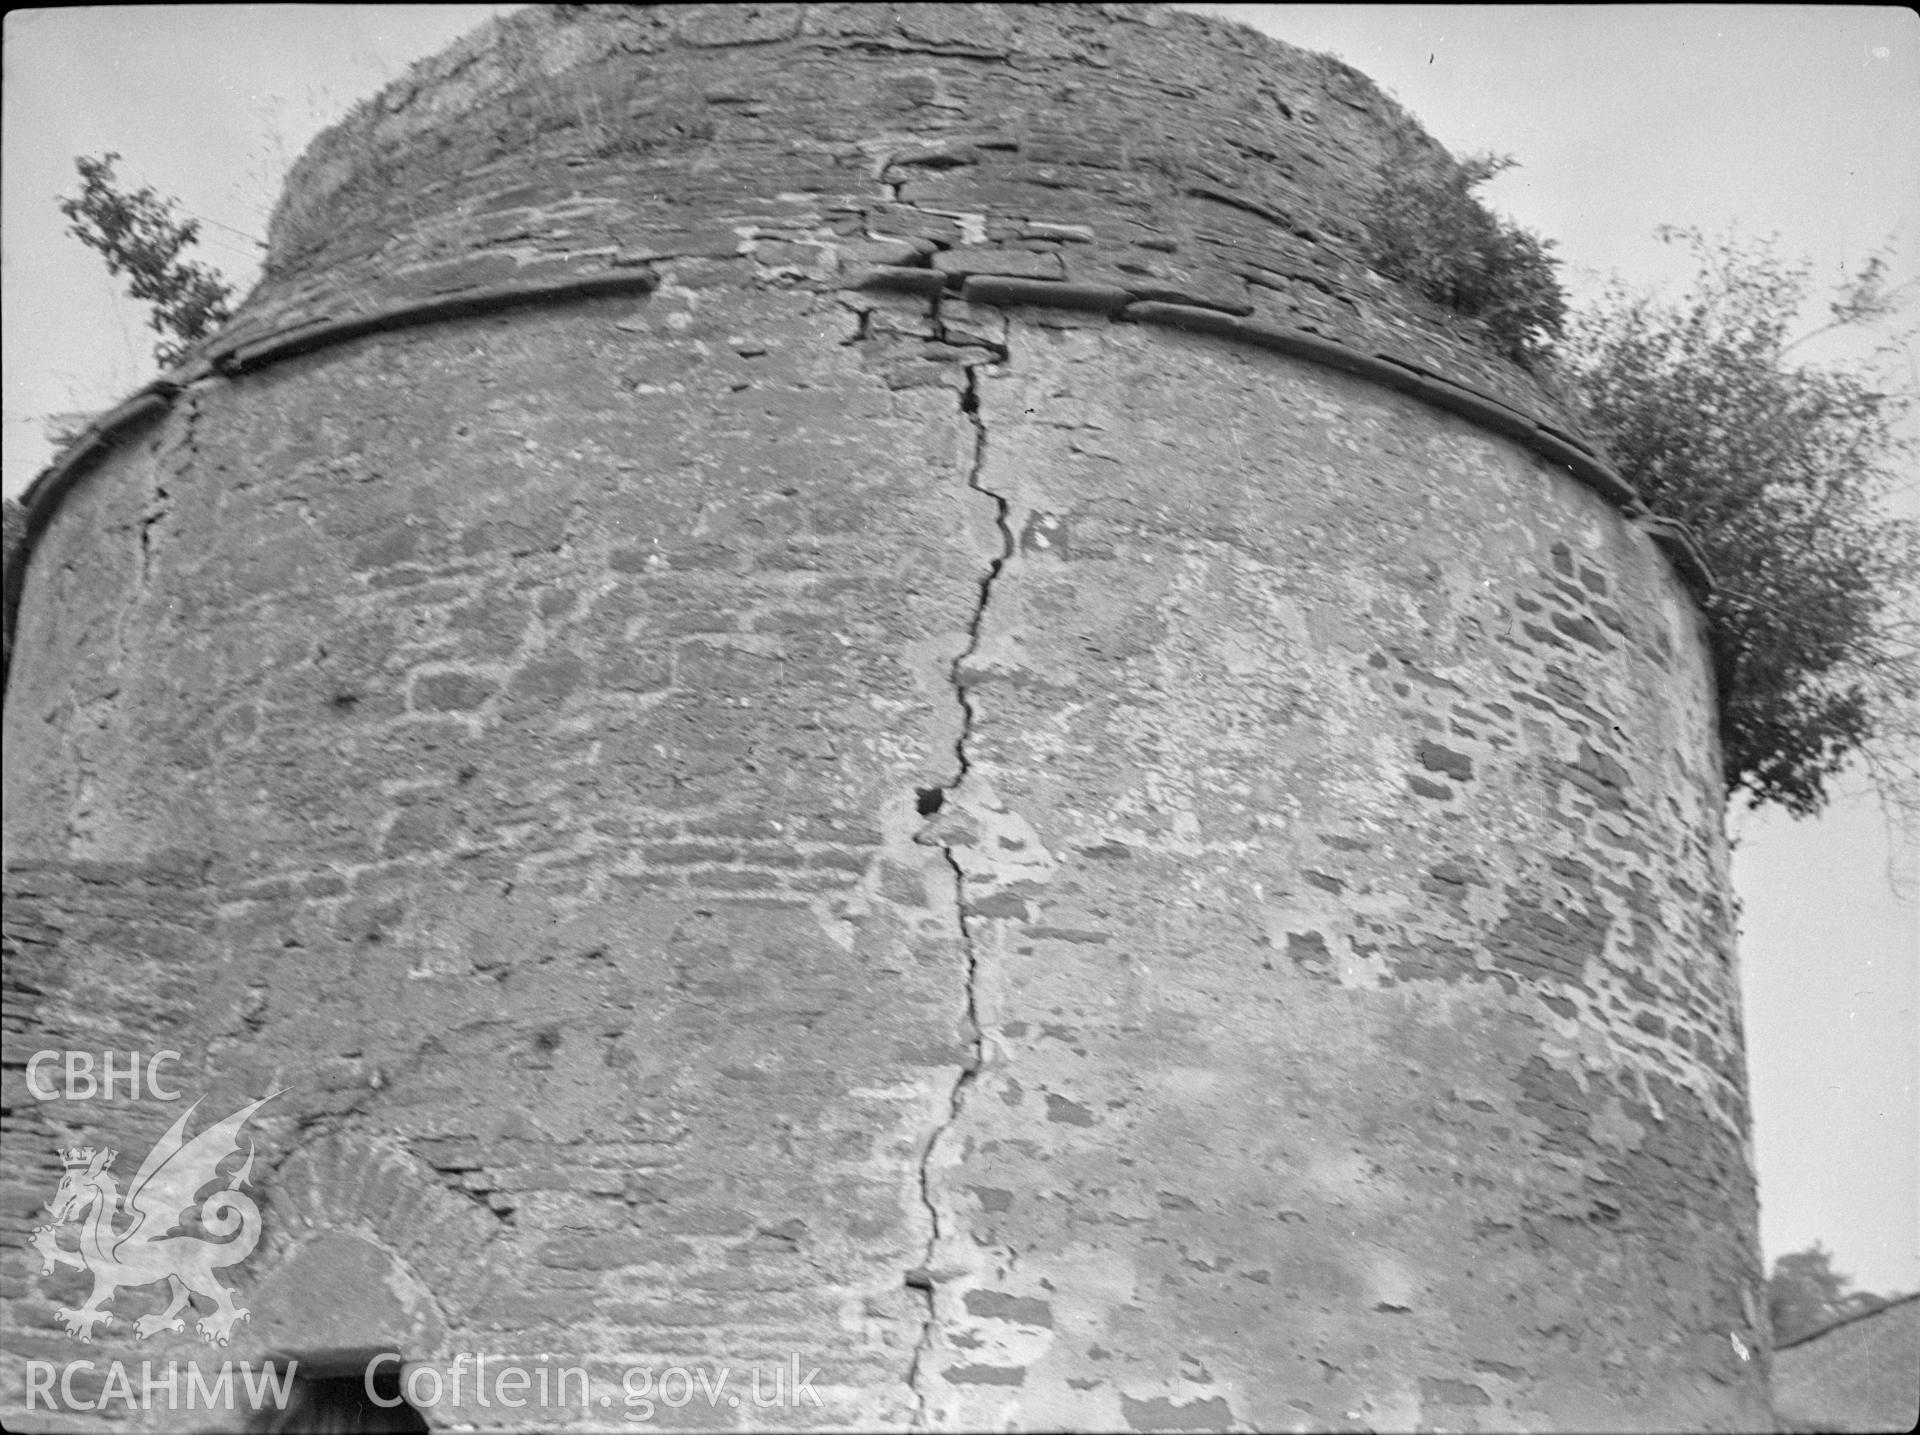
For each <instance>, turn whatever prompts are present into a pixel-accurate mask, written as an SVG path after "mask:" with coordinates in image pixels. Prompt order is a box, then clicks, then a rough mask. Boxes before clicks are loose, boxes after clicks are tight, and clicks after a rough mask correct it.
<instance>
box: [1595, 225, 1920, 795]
mask: <svg viewBox="0 0 1920 1435" xmlns="http://www.w3.org/2000/svg"><path fill="white" fill-rule="evenodd" d="M1661 237H1662V238H1663V239H1665V240H1666V241H1668V242H1670V243H1683V244H1685V245H1686V246H1688V248H1690V249H1691V250H1692V253H1693V257H1694V259H1695V260H1696V262H1697V263H1698V266H1699V272H1698V274H1697V276H1696V278H1695V279H1694V280H1693V282H1692V286H1691V288H1690V289H1689V291H1688V292H1687V293H1686V294H1684V295H1683V296H1682V297H1681V298H1680V299H1678V300H1677V301H1674V302H1665V301H1662V300H1661V299H1659V298H1657V297H1654V296H1651V295H1646V294H1639V293H1635V292H1633V291H1630V290H1628V289H1626V288H1624V287H1623V286H1621V285H1620V284H1618V283H1617V282H1616V283H1615V285H1614V286H1613V287H1612V288H1611V289H1610V290H1609V291H1608V292H1607V293H1606V295H1605V296H1604V297H1603V298H1602V300H1601V301H1600V302H1599V303H1597V304H1595V305H1593V306H1592V307H1589V308H1587V309H1585V310H1583V311H1581V312H1580V313H1579V314H1578V315H1577V316H1576V317H1575V318H1574V320H1573V322H1572V323H1571V324H1570V325H1569V326H1568V330H1567V335H1566V342H1565V343H1564V345H1563V346H1562V348H1561V351H1560V356H1559V362H1560V364H1561V365H1562V366H1563V369H1564V373H1565V376H1566V378H1567V379H1568V380H1569V387H1570V388H1571V391H1572V398H1573V401H1574V403H1575V405H1576V407H1577V409H1578V410H1579V415H1580V419H1581V421H1582V425H1583V427H1584V429H1585V431H1586V432H1587V433H1588V435H1589V436H1591V437H1593V438H1595V439H1597V440H1598V441H1599V442H1600V443H1601V444H1602V445H1604V447H1605V448H1606V449H1607V451H1608V452H1609V454H1610V455H1611V456H1612V458H1613V460H1614V461H1615V463H1616V464H1618V466H1619V467H1620V470H1621V472H1622V473H1623V474H1624V475H1625V476H1626V477H1627V479H1628V480H1629V481H1631V482H1632V483H1633V484H1634V485H1635V486H1636V487H1637V488H1638V489H1639V490H1640V492H1641V494H1642V496H1644V497H1645V498H1646V500H1647V502H1648V503H1649V504H1650V505H1651V506H1652V507H1653V508H1654V510H1655V511H1656V512H1659V513H1662V514H1666V515H1669V516H1671V517H1673V518H1676V519H1679V520H1680V521H1682V522H1684V523H1686V524H1687V525H1688V526H1689V527H1691V528H1692V530H1693V532H1694V534H1695V535H1696V537H1697V538H1698V539H1699V541H1700V543H1701V546H1702V547H1703V549H1704V550H1705V554H1706V557H1707V560H1708V562H1709V564H1710V565H1711V567H1712V568H1713V571H1714V573H1715V575H1716V577H1717V579H1718V583H1719V587H1718V591H1716V592H1715V593H1714V594H1713V596H1712V597H1711V598H1710V599H1709V601H1708V605H1707V612H1708V618H1709V621H1710V625H1711V631H1712V639H1713V647H1714V654H1715V663H1716V666H1717V668H1718V675H1719V683H1720V731H1721V740H1722V745H1723V748H1724V751H1725V763H1726V778H1727V786H1728V790H1729V792H1744V793H1745V794H1746V796H1747V798H1748V801H1749V803H1750V805H1753V806H1759V805H1761V804H1763V803H1778V804H1780V805H1781V806H1784V807H1785V808H1786V809H1787V810H1788V811H1790V812H1792V813H1793V814H1795V815H1796V816H1804V815H1807V814H1809V813H1812V812H1816V811H1818V810H1819V809H1820V807H1821V806H1823V805H1824V803H1825V801H1826V796H1827V785H1828V783H1829V781H1830V780H1831V779H1832V778H1833V777H1834V776H1835V775H1836V774H1837V773H1839V772H1840V770H1841V769H1842V768H1843V767H1844V766H1845V765H1846V764H1847V763H1848V761H1849V760H1850V759H1852V758H1854V757H1856V756H1858V757H1860V758H1861V759H1863V760H1864V761H1865V763H1866V765H1867V767H1868V769H1869V772H1870V773H1871V775H1872V776H1873V777H1874V778H1875V781H1876V785H1877V786H1878V788H1879V790H1880V792H1881V794H1882V796H1883V797H1888V798H1891V799H1893V801H1894V803H1895V806H1896V808H1898V807H1901V806H1906V807H1909V808H1910V807H1911V805H1912V803H1913V801H1914V795H1915V791H1916V788H1915V782H1914V764H1915V762H1916V760H1920V758H1917V757H1916V754H1917V753H1920V747H1917V746H1916V745H1915V744H1914V738H1915V736H1916V731H1917V730H1920V724H1916V720H1915V712H1916V702H1917V700H1920V659H1917V654H1920V645H1917V643H1916V634H1917V633H1920V622H1917V621H1916V611H1915V609H1916V603H1915V587H1914V583H1915V576H1916V574H1920V526H1916V525H1915V524H1914V523H1913V522H1911V521H1908V520H1905V519H1901V518H1897V517H1894V516H1891V515H1890V514H1889V513H1888V512H1887V510H1886V506H1885V500H1886V498H1887V497H1888V496H1889V495H1890V494H1891V492H1892V491H1893V490H1894V489H1895V488H1896V487H1897V486H1898V485H1899V484H1900V483H1901V481H1902V480H1901V464H1902V461H1903V460H1905V459H1907V458H1909V457H1910V456H1911V453H1912V447H1913V446H1912V444H1911V443H1909V442H1908V441H1906V440H1904V439H1903V438H1902V437H1901V435H1900V432H1899V427H1898V426H1899V424H1900V421H1901V419H1902V416H1903V415H1905V414H1906V413H1907V412H1908V411H1909V410H1910V408H1911V406H1912V402H1913V399H1912V395H1911V394H1908V393H1902V392H1899V391H1898V390H1897V389H1891V388H1890V386H1886V385H1883V384H1881V383H1880V382H1878V381H1877V380H1876V378H1875V375H1874V372H1873V370H1872V368H1871V366H1845V365H1824V366H1823V365H1815V364H1803V363H1798V362H1796V361H1795V360H1794V358H1793V357H1792V351H1793V350H1794V349H1795V348H1796V347H1798V345H1799V344H1801V343H1804V342H1805V341H1806V339H1808V338H1811V337H1813V335H1812V334H1811V333H1810V334H1806V335H1803V336H1801V338H1799V339H1793V338H1790V337H1789V335H1790V333H1791V331H1792V329H1793V328H1794V326H1795V325H1796V323H1797V321H1798V315H1799V313H1800V312H1801V310H1802V308H1803V306H1804V304H1805V302H1806V300H1807V297H1808V294H1809V287H1810V286H1809V271H1808V269H1807V267H1806V266H1805V265H1797V266H1796V265H1791V264H1787V263H1785V262H1783V261H1781V260H1780V259H1779V258H1777V257H1776V256H1775V255H1774V253H1773V252H1772V250H1771V248H1770V247H1769V246H1766V245H1755V244H1742V243H1740V242H1739V241H1737V240H1735V239H1733V238H1730V237H1729V238H1723V239H1717V240H1712V241H1709V240H1708V239H1706V238H1704V237H1703V236H1702V235H1701V234H1699V233H1698V232H1696V231H1692V230H1663V231H1661ZM1897 298H1898V295H1897V294H1896V293H1895V292H1894V291H1891V290H1889V289H1888V287H1887V285H1886V265H1885V263H1884V261H1882V260H1879V259H1877V258H1876V259H1874V260H1871V261H1869V263H1868V264H1867V265H1866V266H1865V267H1864V268H1863V269H1862V270H1861V271H1860V273H1859V274H1858V275H1857V276H1855V278H1854V279H1853V280H1852V281H1851V282H1850V283H1849V284H1847V285H1845V286H1843V288H1842V289H1841V291H1840V293H1839V294H1838V295H1837V296H1836V298H1835V300H1834V302H1833V303H1832V304H1831V305H1830V306H1829V311H1830V316H1831V318H1830V322H1829V323H1827V324H1826V325H1824V326H1823V327H1822V329H1820V330H1816V331H1814V332H1816V333H1818V332H1825V331H1826V330H1829V329H1835V328H1844V327H1849V326H1859V325H1864V324H1867V323H1871V322H1874V321H1876V320H1878V319H1881V318H1884V317H1886V316H1888V315H1889V314H1891V313H1892V312H1894V310H1895V309H1896V308H1897V304H1896V300H1897Z"/></svg>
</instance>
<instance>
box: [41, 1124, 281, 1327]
mask: <svg viewBox="0 0 1920 1435" xmlns="http://www.w3.org/2000/svg"><path fill="white" fill-rule="evenodd" d="M279 1094H280V1093H279V1092H277V1091H274V1092H269V1093H268V1094H267V1095H265V1096H263V1097H261V1098H260V1099H259V1100H258V1101H256V1102H254V1103H252V1104H251V1105H249V1106H243V1107H241V1108H240V1110H238V1111H236V1112H234V1113H233V1114H232V1115H231V1116H229V1117H227V1118H226V1120H224V1121H218V1122H215V1123H214V1124H213V1125H211V1126H209V1127H207V1128H206V1130H204V1131H202V1132H201V1133H200V1134H199V1135H198V1136H195V1137H192V1138H191V1139H189V1138H188V1137H187V1135H186V1129H187V1118H188V1117H189V1116H191V1115H193V1113H194V1110H195V1109H196V1108H197V1107H198V1106H199V1105H200V1103H199V1102H198V1101H196V1102H194V1103H193V1105H192V1106H189V1107H188V1108H187V1109H186V1110H185V1111H183V1112H181V1113H180V1119H179V1120H178V1121H176V1122H174V1123H173V1125H172V1127H171V1128H169V1129H168V1131H167V1133H166V1135H164V1136H162V1137H161V1138H160V1139H159V1140H158V1141H156V1142H155V1143H154V1146H153V1149H152V1150H151V1151H149V1152H148V1153H147V1159H146V1160H144V1161H142V1162H141V1163H140V1169H139V1170H138V1171H136V1172H135V1173H134V1176H133V1181H132V1183H131V1184H130V1185H129V1186H128V1187H127V1193H126V1195H125V1196H124V1197H123V1196H121V1194H120V1188H119V1183H118V1182H117V1181H116V1180H115V1179H114V1176H113V1174H112V1171H111V1167H112V1166H113V1159H114V1157H115V1156H116V1155H117V1154H118V1153H117V1152H114V1151H111V1150H95V1149H94V1148H93V1147H91V1146H75V1147H71V1148H69V1149H67V1150H64V1151H62V1152H61V1153H60V1160H61V1162H62V1164H63V1165H65V1167H66V1175H64V1176H62V1177H61V1178H60V1185H59V1188H58V1189H57V1190H56V1191H55V1192H54V1193H53V1199H52V1200H51V1201H49V1202H47V1211H48V1213H49V1214H50V1215H52V1217H53V1222H52V1224H50V1225H45V1226H36V1227H35V1228H34V1232H33V1236H32V1244H33V1246H34V1248H35V1249H36V1250H38V1251H39V1252H40V1259H41V1261H42V1265H41V1274H43V1275H45V1274H47V1273H49V1272H51V1271H52V1270H53V1268H54V1267H55V1266H56V1265H64V1266H77V1267H79V1268H80V1269H82V1270H89V1271H92V1272H93V1294H91V1295H90V1296H88V1297H87V1300H86V1303H85V1304H84V1305H82V1306H81V1307H80V1308H79V1309H78V1310H69V1309H67V1308H66V1307H64V1306H63V1307H61V1308H60V1309H59V1310H57V1311H55V1312H54V1314H55V1315H56V1316H57V1317H58V1318H59V1320H60V1323H61V1324H62V1325H64V1326H66V1328H67V1338H68V1339H69V1340H71V1339H73V1338H74V1337H75V1336H78V1337H79V1338H80V1339H81V1340H83V1341H88V1342H91V1341H92V1339H93V1328H94V1326H95V1325H108V1324H111V1323H112V1320H113V1314H112V1312H110V1311H109V1310H107V1308H106V1306H107V1302H109V1301H110V1300H112V1299H113V1296H114V1293H115V1292H116V1291H118V1290H119V1289H120V1288H121V1287H122V1286H145V1285H154V1284H157V1283H158V1282H160V1281H163V1280H164V1281H165V1282H167V1284H168V1286H169V1287H170V1289H171V1291H172V1295H173V1299H172V1301H171V1302H170V1303H169V1304H168V1306H167V1308H166V1309H165V1310H163V1311H159V1312H157V1313H154V1314H149V1315H143V1316H141V1317H140V1318H139V1319H138V1320H136V1321H135V1322H134V1323H133V1330H134V1334H135V1335H136V1336H137V1337H139V1338H140V1339H142V1340H145V1339H146V1338H147V1337H148V1336H150V1335H157V1334H158V1333H159V1332H161V1331H163V1330H184V1329H186V1325H185V1322H184V1321H182V1320H181V1319H180V1311H181V1310H182V1308H183V1307H185V1306H186V1304H187V1298H188V1294H189V1293H192V1294H193V1295H198V1296H201V1297H204V1298H205V1299H207V1300H210V1301H212V1302H213V1303H214V1306H215V1310H214V1312H213V1314H211V1315H209V1316H206V1317H204V1318H203V1319H202V1320H201V1321H200V1322H199V1323H198V1326H197V1329H198V1330H199V1332H200V1334H201V1336H202V1337H203V1338H205V1339H206V1340H208V1341H209V1342H211V1343H213V1344H215V1345H225V1344H226V1343H227V1342H228V1341H229V1340H230V1339H231V1338H232V1334H233V1327H234V1325H235V1324H236V1323H237V1322H239V1321H242V1320H245V1319H246V1318H247V1312H246V1309H245V1308H244V1307H240V1306H235V1305H234V1303H233V1292H232V1291H230V1290H228V1289H227V1288H226V1287H225V1286H223V1285H221V1284H220V1282H219V1281H217V1280H215V1279H214V1272H215V1271H217V1270H219V1269H220V1268H221V1267H223V1266H231V1265H237V1264H238V1263H239V1262H241V1261H243V1260H245V1259H246V1258H247V1257H248V1256H249V1255H251V1254H252V1253H253V1248H254V1246H255V1245H256V1244H258V1242H259V1240H260V1208H259V1207H258V1206H256V1205H255V1204H254V1203H253V1198H252V1197H251V1196H248V1195H246V1194H245V1193H244V1192H242V1191H241V1190H240V1188H241V1187H242V1186H244V1185H246V1184H247V1178H248V1177H249V1176H250V1175H251V1174H252V1172H253V1143H252V1142H251V1141H249V1142H248V1143H247V1159H246V1160H245V1161H244V1162H243V1163H242V1164H241V1166H240V1168H239V1169H238V1170H237V1171H235V1172H234V1173H233V1174H232V1176H230V1177H229V1178H228V1179H227V1184H226V1186H225V1187H224V1188H222V1189H220V1190H218V1191H215V1192H213V1193H212V1194H211V1195H209V1196H208V1197H207V1198H206V1199H205V1200H203V1201H201V1202H199V1206H200V1225H201V1227H202V1228H203V1229H204V1230H205V1231H206V1232H207V1234H208V1235H209V1236H211V1237H213V1238H214V1239H212V1240H203V1239H201V1238H200V1237H199V1236H194V1235H187V1234H185V1233H184V1232H182V1233H178V1234H175V1233H174V1232H176V1230H177V1228H178V1227H179V1226H180V1224H181V1221H182V1220H183V1218H184V1217H185V1216H186V1214H187V1212H188V1211H189V1210H190V1209H192V1207H193V1206H194V1204H195V1201H194V1198H195V1197H196V1196H197V1195H198V1194H199V1192H200V1190H201V1188H202V1187H204V1186H206V1185H208V1184H210V1183H211V1182H213V1181H216V1180H218V1179H219V1174H218V1167H219V1166H220V1163H221V1162H223V1161H225V1160H226V1159H227V1157H229V1156H232V1155H234V1154H235V1153H236V1152H237V1151H239V1149H240V1145H239V1140H238V1137H239V1134H240V1128H241V1127H242V1126H244V1125H246V1124H247V1119H248V1118H249V1117H250V1116H252V1115H253V1113H254V1112H256V1111H258V1110H259V1109H260V1108H261V1107H262V1106H264V1105H266V1103H267V1102H269V1101H271V1100H273V1098H274V1097H276V1096H278V1095H279ZM123 1206H124V1208H125V1215H126V1216H127V1217H128V1218H129V1219H128V1221H127V1223H126V1224H125V1225H124V1226H122V1225H118V1224H117V1223H118V1221H119V1219H120V1217H121V1214H122V1211H121V1208H122V1207H123ZM73 1221H80V1222H81V1227H80V1248H79V1249H78V1250H77V1251H69V1250H63V1249H61V1248H60V1246H59V1245H57V1244H56V1240H57V1237H58V1235H59V1231H60V1228H61V1227H63V1226H65V1225H67V1224H68V1223H69V1222H73ZM236 1232H237V1234H236ZM228 1237H232V1239H231V1240H229V1239H228Z"/></svg>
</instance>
